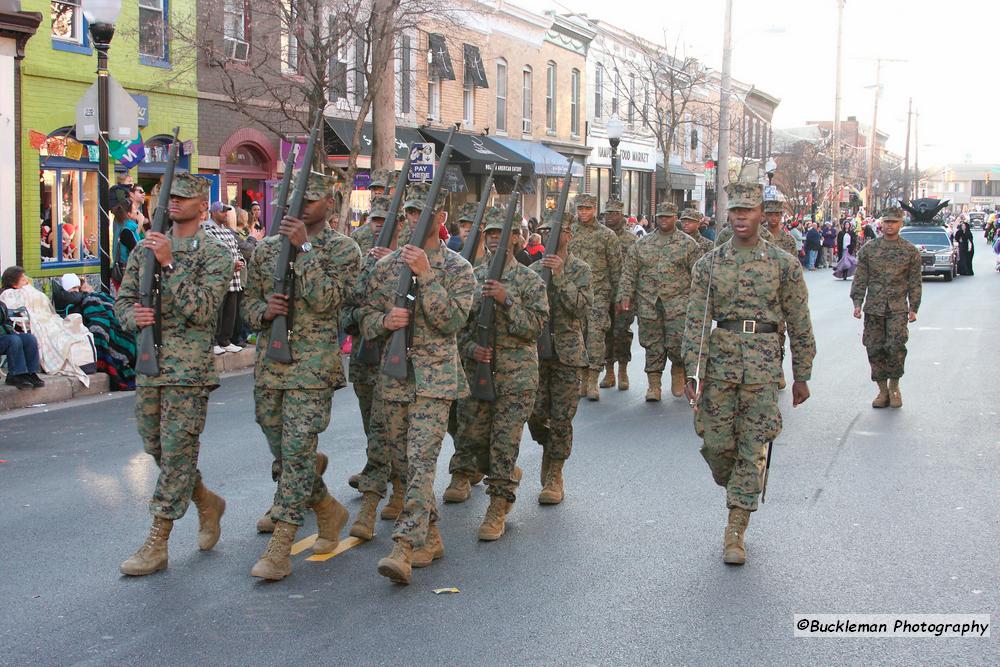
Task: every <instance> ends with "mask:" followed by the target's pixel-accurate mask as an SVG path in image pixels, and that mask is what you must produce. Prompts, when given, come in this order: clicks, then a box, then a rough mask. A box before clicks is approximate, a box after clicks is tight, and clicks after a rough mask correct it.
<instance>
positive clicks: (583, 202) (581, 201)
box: [575, 192, 597, 208]
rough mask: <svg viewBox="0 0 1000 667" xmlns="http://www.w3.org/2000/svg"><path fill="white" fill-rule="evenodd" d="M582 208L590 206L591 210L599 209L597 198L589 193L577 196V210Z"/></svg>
mask: <svg viewBox="0 0 1000 667" xmlns="http://www.w3.org/2000/svg"><path fill="white" fill-rule="evenodd" d="M581 206H589V207H590V208H597V197H595V196H594V195H592V194H590V193H589V192H584V193H583V194H581V195H577V196H576V206H575V208H580V207H581Z"/></svg>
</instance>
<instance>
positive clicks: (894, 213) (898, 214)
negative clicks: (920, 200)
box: [882, 206, 904, 221]
mask: <svg viewBox="0 0 1000 667" xmlns="http://www.w3.org/2000/svg"><path fill="white" fill-rule="evenodd" d="M882 219H883V220H899V221H902V220H903V219H904V216H903V209H902V208H900V207H899V206H887V207H886V208H884V209H882Z"/></svg>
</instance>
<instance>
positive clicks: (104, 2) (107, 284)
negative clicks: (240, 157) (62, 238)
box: [83, 0, 122, 294]
mask: <svg viewBox="0 0 1000 667" xmlns="http://www.w3.org/2000/svg"><path fill="white" fill-rule="evenodd" d="M121 6H122V4H121V0H83V13H84V16H86V17H87V21H88V22H89V23H90V38H91V39H92V40H93V41H94V48H96V49H97V124H98V132H99V136H98V138H97V147H98V151H99V156H100V157H99V161H98V169H99V170H100V173H101V176H100V178H98V179H97V193H98V200H99V205H98V208H99V216H98V224H99V225H100V227H99V229H98V244H99V246H100V258H101V286H102V287H103V288H104V291H105V292H107V293H108V294H110V293H111V225H110V222H109V218H108V204H109V202H108V199H109V192H110V190H111V184H110V182H109V181H108V172H109V171H110V164H109V163H110V158H109V156H108V130H109V127H108V126H109V125H110V124H111V123H110V120H109V109H108V106H109V105H108V49H109V48H111V38H112V37H114V35H115V21H116V20H118V13H119V12H120V11H121Z"/></svg>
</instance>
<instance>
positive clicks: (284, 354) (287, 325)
mask: <svg viewBox="0 0 1000 667" xmlns="http://www.w3.org/2000/svg"><path fill="white" fill-rule="evenodd" d="M322 120H323V115H322V114H321V113H317V114H316V123H315V124H314V125H313V127H312V130H311V131H310V132H309V141H308V143H306V152H305V155H304V156H303V158H302V168H301V169H299V174H298V178H296V179H295V189H294V190H292V194H291V196H290V197H289V201H288V202H287V204H288V206H287V207H286V209H285V215H283V216H282V217H285V216H288V217H291V218H297V217H299V216H300V215H301V214H302V201H303V199H304V198H305V194H306V185H307V184H308V183H309V174H310V173H311V172H312V163H313V155H314V153H315V152H316V136H317V135H318V134H319V128H320V123H321V122H322ZM278 224H279V225H280V224H281V220H280V219H279V220H278ZM298 252H299V249H298V248H296V247H294V246H293V245H292V242H291V240H290V239H289V238H288V237H287V236H282V237H281V249H280V250H279V251H278V262H277V263H276V264H275V265H274V287H273V290H274V293H275V294H285V295H287V296H288V315H277V316H276V317H275V318H274V319H273V320H271V337H270V344H269V345H268V346H267V356H268V358H269V359H274V360H275V361H277V362H278V363H282V364H290V363H292V351H291V350H290V349H289V347H288V339H289V336H290V335H291V328H292V319H293V318H292V315H293V313H292V302H293V301H294V299H295V277H294V274H293V272H292V267H293V265H294V264H295V257H296V256H297V255H298Z"/></svg>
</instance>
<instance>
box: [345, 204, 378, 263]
mask: <svg viewBox="0 0 1000 667" xmlns="http://www.w3.org/2000/svg"><path fill="white" fill-rule="evenodd" d="M368 217H369V218H371V213H369V214H368ZM351 239H352V240H353V241H354V242H355V243H357V244H358V248H359V249H360V250H361V255H362V256H364V255H367V254H368V251H369V250H371V249H372V246H373V245H375V231H374V230H373V229H372V223H370V222H366V223H365V224H363V225H361V226H360V227H358V228H357V229H355V230H354V232H353V233H352V234H351Z"/></svg>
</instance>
